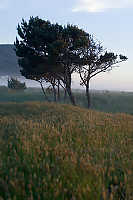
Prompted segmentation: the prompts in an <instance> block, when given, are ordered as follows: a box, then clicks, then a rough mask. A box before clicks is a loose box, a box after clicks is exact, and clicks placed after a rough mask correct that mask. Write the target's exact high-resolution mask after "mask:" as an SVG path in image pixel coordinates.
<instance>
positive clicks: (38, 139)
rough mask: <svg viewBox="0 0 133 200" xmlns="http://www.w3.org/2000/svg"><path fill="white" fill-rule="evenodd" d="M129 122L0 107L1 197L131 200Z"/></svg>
mask: <svg viewBox="0 0 133 200" xmlns="http://www.w3.org/2000/svg"><path fill="white" fill-rule="evenodd" d="M132 121H133V117H132V116H130V115H126V114H108V113H100V112H96V111H92V110H90V111H88V110H86V109H81V108H79V107H73V106H70V105H58V104H52V103H51V104H48V103H37V102H36V103H33V102H29V103H22V104H17V103H8V104H4V103H2V104H0V130H1V131H0V198H1V199H4V200H7V199H16V200H19V199H40V200H43V199H46V200H53V199H55V200H65V199H76V200H81V199H84V200H88V199H89V200H94V199H95V200H109V199H113V200H118V199H121V200H130V199H132V198H133V194H132V188H133V173H132V171H133V169H132V166H133V156H132V149H133V143H132V130H133V123H132Z"/></svg>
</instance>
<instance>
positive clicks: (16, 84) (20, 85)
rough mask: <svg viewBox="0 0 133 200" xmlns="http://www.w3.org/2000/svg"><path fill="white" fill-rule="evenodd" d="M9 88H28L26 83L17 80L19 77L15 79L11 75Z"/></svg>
mask: <svg viewBox="0 0 133 200" xmlns="http://www.w3.org/2000/svg"><path fill="white" fill-rule="evenodd" d="M8 88H10V89H14V90H24V89H26V84H25V83H21V82H20V81H19V80H17V78H16V79H15V78H13V77H11V78H10V79H8Z"/></svg>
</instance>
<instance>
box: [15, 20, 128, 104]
mask: <svg viewBox="0 0 133 200" xmlns="http://www.w3.org/2000/svg"><path fill="white" fill-rule="evenodd" d="M17 31H18V35H19V38H20V39H18V38H16V41H15V43H14V45H15V51H16V55H17V56H18V57H19V59H18V63H19V66H20V72H21V74H22V76H24V77H26V78H27V79H31V80H35V81H38V82H39V83H40V85H41V88H42V91H43V94H44V95H45V98H46V100H47V101H49V99H48V96H47V93H46V87H45V83H49V90H50V91H51V92H52V93H53V98H54V101H57V100H58V101H59V100H60V89H62V90H64V98H66V95H68V96H69V98H70V101H71V103H72V104H73V105H76V101H75V97H74V95H73V93H72V88H71V85H72V74H73V73H74V72H76V73H78V74H79V75H80V83H81V85H82V86H85V88H86V98H87V105H88V108H90V80H91V79H92V78H93V77H94V76H96V75H98V74H99V73H102V72H106V71H109V70H112V68H113V67H114V66H115V64H117V63H120V62H122V61H125V60H127V57H125V56H123V55H117V54H114V53H113V52H108V51H107V50H106V51H105V49H104V48H103V46H102V45H101V43H100V42H97V40H95V39H94V37H93V36H92V35H90V34H89V33H86V32H85V31H84V30H82V29H79V28H78V27H77V26H75V25H70V24H68V25H67V26H62V25H59V24H57V23H56V24H52V23H51V22H49V21H45V20H42V19H40V18H38V17H35V18H34V17H30V19H29V21H28V22H26V21H25V20H24V19H22V22H21V24H19V25H18V27H17Z"/></svg>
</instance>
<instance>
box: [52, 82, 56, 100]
mask: <svg viewBox="0 0 133 200" xmlns="http://www.w3.org/2000/svg"><path fill="white" fill-rule="evenodd" d="M52 86H53V93H54V102H56V88H55V85H52Z"/></svg>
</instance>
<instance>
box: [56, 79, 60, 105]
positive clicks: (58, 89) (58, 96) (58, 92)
mask: <svg viewBox="0 0 133 200" xmlns="http://www.w3.org/2000/svg"><path fill="white" fill-rule="evenodd" d="M57 99H58V101H60V80H58V87H57Z"/></svg>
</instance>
